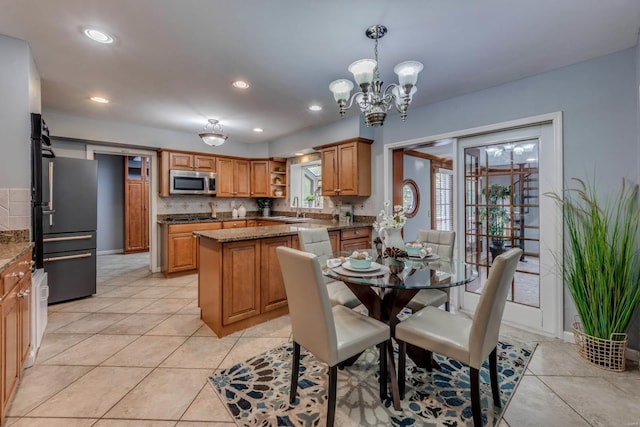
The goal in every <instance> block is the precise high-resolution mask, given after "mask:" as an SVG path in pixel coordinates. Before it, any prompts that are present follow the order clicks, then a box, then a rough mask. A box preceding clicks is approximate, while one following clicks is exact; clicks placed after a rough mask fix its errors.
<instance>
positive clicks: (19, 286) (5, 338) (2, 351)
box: [0, 252, 31, 420]
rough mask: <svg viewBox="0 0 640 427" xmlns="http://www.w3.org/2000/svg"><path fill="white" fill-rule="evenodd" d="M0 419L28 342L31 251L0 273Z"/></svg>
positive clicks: (21, 366)
mask: <svg viewBox="0 0 640 427" xmlns="http://www.w3.org/2000/svg"><path fill="white" fill-rule="evenodd" d="M0 301H1V302H0V329H1V333H0V336H1V338H0V367H1V372H0V373H1V375H0V420H1V419H2V418H3V417H4V412H5V410H6V408H7V405H8V404H9V402H10V401H11V397H12V395H13V393H14V391H15V388H16V385H17V384H18V381H19V379H20V376H21V375H22V368H23V367H24V362H25V360H26V358H27V356H28V354H29V349H30V346H31V324H30V320H31V308H30V307H31V306H30V302H31V253H30V252H29V253H27V254H25V255H23V256H22V257H20V258H19V259H18V260H17V261H15V262H14V263H13V264H12V265H10V266H9V268H7V269H6V270H5V271H4V272H3V273H2V274H1V275H0Z"/></svg>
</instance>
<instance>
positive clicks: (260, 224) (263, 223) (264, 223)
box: [247, 219, 284, 227]
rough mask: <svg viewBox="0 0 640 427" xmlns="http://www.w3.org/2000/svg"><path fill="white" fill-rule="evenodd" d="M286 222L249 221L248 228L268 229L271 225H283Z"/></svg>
mask: <svg viewBox="0 0 640 427" xmlns="http://www.w3.org/2000/svg"><path fill="white" fill-rule="evenodd" d="M283 224H284V222H280V221H269V220H264V219H248V220H247V227H266V226H269V225H283Z"/></svg>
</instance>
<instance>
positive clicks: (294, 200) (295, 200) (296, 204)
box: [293, 196, 302, 218]
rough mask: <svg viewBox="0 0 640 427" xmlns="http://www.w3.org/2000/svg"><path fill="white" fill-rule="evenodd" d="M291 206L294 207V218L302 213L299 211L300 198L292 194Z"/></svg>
mask: <svg viewBox="0 0 640 427" xmlns="http://www.w3.org/2000/svg"><path fill="white" fill-rule="evenodd" d="M293 206H295V207H296V218H300V217H301V216H302V214H301V213H300V200H299V199H298V196H293Z"/></svg>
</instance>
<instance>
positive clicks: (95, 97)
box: [89, 96, 109, 104]
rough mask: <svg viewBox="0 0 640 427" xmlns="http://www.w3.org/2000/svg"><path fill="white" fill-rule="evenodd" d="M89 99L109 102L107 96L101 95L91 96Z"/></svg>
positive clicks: (103, 102)
mask: <svg viewBox="0 0 640 427" xmlns="http://www.w3.org/2000/svg"><path fill="white" fill-rule="evenodd" d="M89 99H90V100H92V101H93V102H97V103H98V104H108V103H109V100H108V99H107V98H103V97H101V96H92V97H91V98H89Z"/></svg>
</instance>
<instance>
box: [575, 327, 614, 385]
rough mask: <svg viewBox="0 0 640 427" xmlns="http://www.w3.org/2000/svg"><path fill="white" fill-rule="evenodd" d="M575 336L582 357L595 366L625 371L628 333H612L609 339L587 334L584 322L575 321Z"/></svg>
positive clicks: (608, 369)
mask: <svg viewBox="0 0 640 427" xmlns="http://www.w3.org/2000/svg"><path fill="white" fill-rule="evenodd" d="M573 338H574V339H575V342H576V346H577V347H578V354H579V355H580V357H582V358H583V359H584V360H586V361H587V362H589V363H590V364H592V365H593V366H597V367H598V368H600V369H604V370H607V371H614V372H622V371H624V369H625V353H626V351H627V334H611V336H610V337H609V339H608V340H605V339H602V338H596V337H592V336H591V335H587V334H585V333H584V330H583V329H582V324H581V323H580V322H579V321H575V322H574V323H573Z"/></svg>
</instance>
